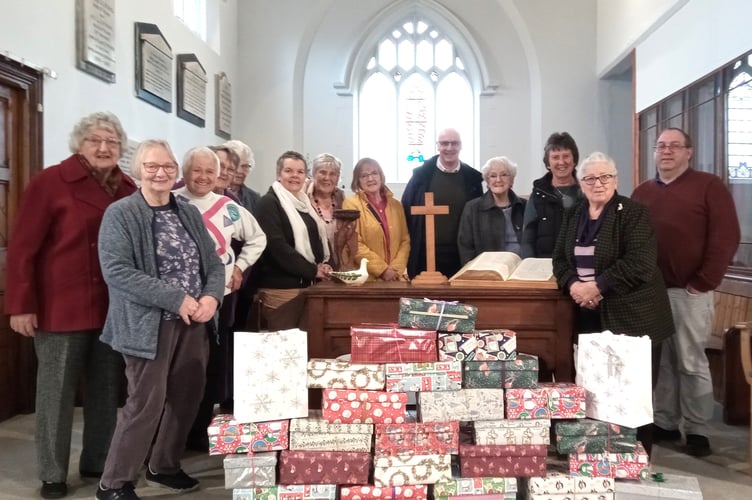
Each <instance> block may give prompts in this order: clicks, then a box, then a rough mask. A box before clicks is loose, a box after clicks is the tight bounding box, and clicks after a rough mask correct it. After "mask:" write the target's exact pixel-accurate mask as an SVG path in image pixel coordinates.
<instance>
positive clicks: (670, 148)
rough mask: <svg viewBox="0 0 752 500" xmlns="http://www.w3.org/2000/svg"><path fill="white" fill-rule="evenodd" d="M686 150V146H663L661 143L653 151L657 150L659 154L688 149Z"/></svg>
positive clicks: (673, 144)
mask: <svg viewBox="0 0 752 500" xmlns="http://www.w3.org/2000/svg"><path fill="white" fill-rule="evenodd" d="M686 148H687V146H685V145H684V144H675V143H672V144H663V143H662V142H659V143H658V144H656V145H655V147H654V148H653V149H655V150H656V151H658V152H661V151H679V150H680V149H686Z"/></svg>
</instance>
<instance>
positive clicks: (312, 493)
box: [232, 484, 337, 500]
mask: <svg viewBox="0 0 752 500" xmlns="http://www.w3.org/2000/svg"><path fill="white" fill-rule="evenodd" d="M336 498H337V485H336V484H288V485H281V484H280V485H277V486H267V487H264V488H236V489H234V490H232V500H336Z"/></svg>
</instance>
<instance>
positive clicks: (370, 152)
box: [358, 73, 397, 178]
mask: <svg viewBox="0 0 752 500" xmlns="http://www.w3.org/2000/svg"><path fill="white" fill-rule="evenodd" d="M396 98H397V93H396V89H395V87H394V83H393V82H392V81H390V79H389V78H388V77H387V76H386V75H384V74H382V73H375V74H373V75H371V76H370V77H369V78H368V79H367V80H366V82H365V84H364V85H363V88H362V90H361V92H360V104H359V107H358V111H359V123H360V127H359V132H360V137H359V138H358V146H359V149H360V157H366V156H367V157H370V158H374V159H375V160H377V161H378V162H379V163H380V164H381V166H382V168H383V169H384V174H385V175H386V177H387V178H394V175H395V174H396V169H395V168H394V161H393V160H392V159H393V158H395V156H396V154H397V152H396V145H395V142H394V139H393V138H394V137H395V136H396V135H397V112H396V109H395V107H394V106H385V105H384V103H393V102H396Z"/></svg>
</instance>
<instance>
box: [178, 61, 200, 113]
mask: <svg viewBox="0 0 752 500" xmlns="http://www.w3.org/2000/svg"><path fill="white" fill-rule="evenodd" d="M176 66H177V85H178V93H177V101H178V102H177V104H178V106H177V109H178V116H179V117H180V118H182V119H183V120H186V121H189V122H191V123H192V124H194V125H196V126H199V127H204V126H205V124H206V83H207V78H206V70H205V69H204V67H203V66H201V63H200V62H198V58H197V57H196V54H178V56H177V65H176Z"/></svg>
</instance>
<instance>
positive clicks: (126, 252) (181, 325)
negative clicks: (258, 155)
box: [96, 140, 225, 500]
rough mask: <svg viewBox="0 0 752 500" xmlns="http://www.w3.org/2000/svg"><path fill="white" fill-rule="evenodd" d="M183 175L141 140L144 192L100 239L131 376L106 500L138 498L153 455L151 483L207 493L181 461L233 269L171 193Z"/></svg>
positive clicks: (197, 218)
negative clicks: (141, 478) (141, 476)
mask: <svg viewBox="0 0 752 500" xmlns="http://www.w3.org/2000/svg"><path fill="white" fill-rule="evenodd" d="M177 168H178V165H177V161H176V160H175V157H174V155H173V154H172V151H171V150H170V146H169V145H168V144H167V143H166V142H164V141H157V140H148V141H144V142H142V143H141V145H140V146H139V147H138V149H137V150H136V152H135V154H134V157H133V165H132V169H131V171H132V173H133V176H134V177H135V178H137V179H140V180H141V189H140V190H139V191H137V192H136V193H134V194H133V195H131V196H129V197H127V198H125V199H123V200H120V201H119V202H117V203H113V204H112V205H110V207H109V208H108V209H107V211H106V212H105V214H104V219H103V221H102V227H101V230H100V233H99V259H100V262H101V265H102V274H103V276H104V279H105V281H106V282H107V286H108V288H109V294H110V306H109V310H108V312H107V319H106V321H105V325H104V330H103V333H102V341H103V342H105V343H107V344H109V345H111V346H112V348H113V349H115V350H116V351H119V352H120V353H122V354H123V357H124V358H125V374H126V377H127V379H128V400H127V401H126V403H125V406H124V407H123V408H122V409H121V410H120V412H119V414H118V421H117V427H116V428H115V433H114V435H113V437H112V443H111V444H110V451H109V453H108V454H107V461H106V463H105V468H104V473H103V474H102V480H101V482H100V484H99V488H98V489H97V495H96V498H98V499H100V500H101V499H109V500H115V499H117V500H134V499H138V498H139V497H138V496H137V495H136V493H135V483H136V482H137V479H138V477H137V476H138V473H139V470H140V468H141V465H142V464H143V463H144V461H145V460H146V459H147V456H148V459H149V461H148V467H147V470H146V482H147V484H149V485H151V486H160V487H164V488H167V489H169V490H171V491H173V492H178V493H182V492H186V491H192V490H195V489H197V488H198V481H197V480H196V479H194V478H192V477H190V476H188V475H187V474H186V473H185V472H183V471H182V469H181V468H180V454H181V453H182V451H183V447H184V444H185V439H186V435H187V434H188V430H189V429H190V426H191V424H192V423H193V420H194V418H195V416H196V411H197V410H198V404H199V400H200V398H199V397H196V395H197V394H199V395H200V394H201V393H202V392H203V389H204V384H205V377H206V363H207V359H208V355H209V335H213V334H214V333H215V332H216V323H215V312H216V311H217V308H218V306H219V305H220V304H221V301H222V297H223V295H224V286H225V270H224V266H223V265H222V262H221V261H220V259H219V257H218V256H217V253H216V251H215V249H214V242H213V241H212V239H211V237H210V236H209V233H208V232H207V230H206V227H205V226H204V222H203V220H202V218H201V214H200V213H199V211H198V210H197V209H196V208H195V207H193V206H191V205H189V204H187V203H183V202H178V201H177V200H176V199H175V198H174V197H173V196H172V195H171V193H170V190H171V189H172V186H173V184H174V183H175V179H176V177H177ZM152 440H154V445H153V448H152V450H151V455H150V456H149V448H150V447H151V445H152Z"/></svg>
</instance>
